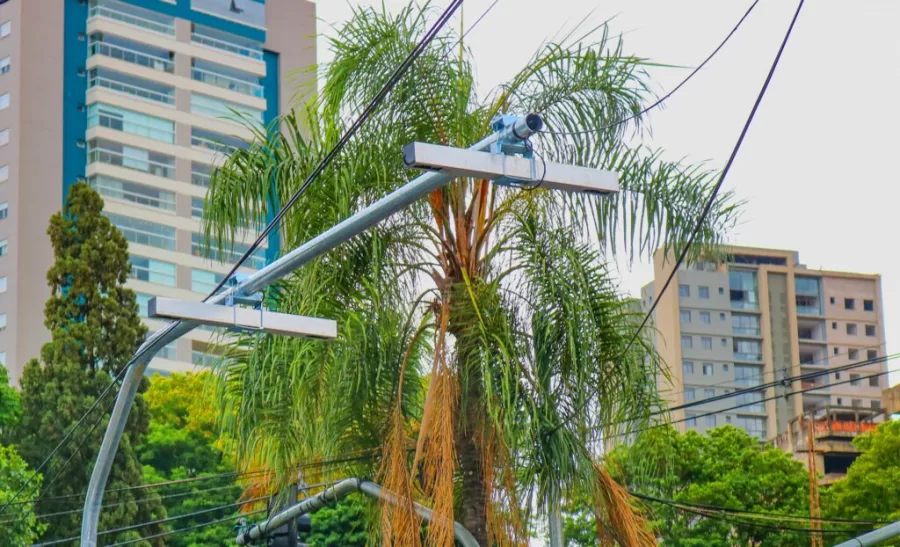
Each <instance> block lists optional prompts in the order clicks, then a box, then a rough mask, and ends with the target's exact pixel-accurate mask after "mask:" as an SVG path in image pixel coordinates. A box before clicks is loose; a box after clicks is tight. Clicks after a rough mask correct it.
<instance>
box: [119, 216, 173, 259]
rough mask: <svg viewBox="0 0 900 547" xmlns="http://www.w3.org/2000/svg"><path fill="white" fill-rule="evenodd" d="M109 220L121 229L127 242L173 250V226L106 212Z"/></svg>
mask: <svg viewBox="0 0 900 547" xmlns="http://www.w3.org/2000/svg"><path fill="white" fill-rule="evenodd" d="M106 216H107V217H108V218H109V220H110V222H112V223H113V225H115V227H116V228H118V229H119V230H121V232H122V234H123V235H124V236H125V239H126V240H128V242H129V243H137V244H139V245H149V246H151V247H156V248H158V249H165V250H167V251H174V250H175V228H173V227H171V226H163V225H162V224H156V223H155V222H149V221H146V220H139V219H136V218H131V217H125V216H120V215H113V214H107V215H106Z"/></svg>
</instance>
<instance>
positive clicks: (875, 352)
mask: <svg viewBox="0 0 900 547" xmlns="http://www.w3.org/2000/svg"><path fill="white" fill-rule="evenodd" d="M866 357H867V358H868V359H877V358H878V350H877V349H870V350H868V351H866Z"/></svg>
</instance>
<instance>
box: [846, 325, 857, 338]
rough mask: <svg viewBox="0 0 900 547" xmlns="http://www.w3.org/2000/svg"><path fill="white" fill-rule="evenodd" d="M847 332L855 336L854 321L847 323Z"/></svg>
mask: <svg viewBox="0 0 900 547" xmlns="http://www.w3.org/2000/svg"><path fill="white" fill-rule="evenodd" d="M847 334H850V335H853V336H856V323H847Z"/></svg>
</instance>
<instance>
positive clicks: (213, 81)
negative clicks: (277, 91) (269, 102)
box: [191, 68, 265, 99]
mask: <svg viewBox="0 0 900 547" xmlns="http://www.w3.org/2000/svg"><path fill="white" fill-rule="evenodd" d="M191 74H192V78H193V79H195V80H197V81H198V82H203V83H205V84H209V85H214V86H216V87H221V88H223V89H229V90H231V91H235V92H237V93H243V94H244V95H251V96H253V97H259V98H260V99H262V98H264V97H265V93H264V92H263V86H261V85H259V84H254V83H252V82H248V81H245V80H239V79H237V78H232V77H230V76H225V75H222V74H216V73H215V72H210V71H208V70H203V69H202V68H194V69H192V70H191Z"/></svg>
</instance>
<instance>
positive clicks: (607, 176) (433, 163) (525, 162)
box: [403, 142, 619, 194]
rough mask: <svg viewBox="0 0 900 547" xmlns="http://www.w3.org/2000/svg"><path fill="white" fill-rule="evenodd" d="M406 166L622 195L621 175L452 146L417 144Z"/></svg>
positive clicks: (406, 154) (410, 148)
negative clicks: (620, 189)
mask: <svg viewBox="0 0 900 547" xmlns="http://www.w3.org/2000/svg"><path fill="white" fill-rule="evenodd" d="M403 157H404V160H405V161H406V165H407V166H409V167H415V168H417V169H424V170H428V171H435V172H438V173H441V174H444V175H448V176H452V177H454V178H455V177H473V178H481V179H490V180H496V179H501V178H506V179H517V180H519V181H522V183H523V184H528V183H533V184H536V185H539V186H540V187H542V188H550V189H553V190H562V191H564V192H587V193H591V194H613V193H616V192H618V191H619V175H618V174H617V173H614V172H612V171H603V170H601V169H592V168H590V167H579V166H577V165H565V164H562V163H555V162H550V161H544V160H542V159H540V158H535V159H531V158H523V157H521V156H510V155H507V154H492V153H489V152H481V151H478V150H466V149H464V148H454V147H451V146H441V145H438V144H428V143H423V142H414V143H411V144H408V145H407V146H405V147H404V148H403Z"/></svg>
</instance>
